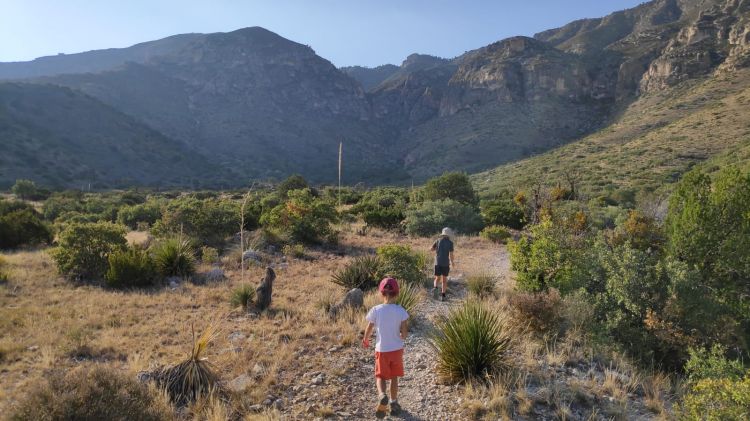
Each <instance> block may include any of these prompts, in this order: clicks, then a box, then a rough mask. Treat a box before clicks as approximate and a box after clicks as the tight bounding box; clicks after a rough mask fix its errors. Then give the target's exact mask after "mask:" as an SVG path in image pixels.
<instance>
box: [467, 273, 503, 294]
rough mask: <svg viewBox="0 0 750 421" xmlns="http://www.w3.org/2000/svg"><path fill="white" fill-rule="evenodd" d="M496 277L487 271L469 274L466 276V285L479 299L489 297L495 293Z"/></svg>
mask: <svg viewBox="0 0 750 421" xmlns="http://www.w3.org/2000/svg"><path fill="white" fill-rule="evenodd" d="M496 279H497V278H496V277H495V276H493V275H490V274H487V273H481V274H476V275H470V276H468V277H467V278H466V287H467V288H468V289H469V292H470V293H471V294H474V295H475V296H477V297H478V298H479V299H482V298H487V297H491V296H492V295H493V294H494V293H495V283H496Z"/></svg>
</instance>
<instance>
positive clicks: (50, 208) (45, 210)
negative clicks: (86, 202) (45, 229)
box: [42, 193, 83, 221]
mask: <svg viewBox="0 0 750 421" xmlns="http://www.w3.org/2000/svg"><path fill="white" fill-rule="evenodd" d="M82 210H83V204H82V203H81V198H80V197H79V196H70V195H66V194H64V193H58V194H53V195H52V196H51V197H50V198H49V199H47V200H45V201H44V205H42V214H43V215H44V219H46V220H48V221H54V220H55V219H57V218H58V217H59V216H60V215H62V214H64V213H66V212H80V211H82Z"/></svg>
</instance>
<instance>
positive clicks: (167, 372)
mask: <svg viewBox="0 0 750 421" xmlns="http://www.w3.org/2000/svg"><path fill="white" fill-rule="evenodd" d="M191 331H192V334H193V349H192V351H191V353H190V355H189V356H188V358H187V359H185V360H184V361H182V362H181V363H179V364H176V365H174V366H172V367H168V368H166V369H164V370H163V371H162V372H161V373H160V375H159V376H158V377H159V378H160V381H159V383H160V386H162V387H163V388H164V389H165V390H166V391H167V393H168V394H169V397H170V399H171V400H172V402H174V403H175V404H176V405H186V404H188V403H190V402H195V401H196V400H197V399H198V398H201V397H206V396H209V395H210V394H212V393H214V392H218V391H220V389H221V387H220V385H219V377H218V376H217V375H216V373H215V372H214V370H213V367H212V366H211V364H210V363H209V362H208V360H207V359H206V358H204V357H203V354H204V353H205V352H206V348H208V345H209V344H210V343H211V341H213V340H214V339H215V338H216V337H217V336H218V332H217V329H216V325H215V324H210V325H208V327H206V330H204V331H203V334H202V335H201V336H200V337H198V338H197V339H196V338H195V329H194V328H193V327H192V326H191Z"/></svg>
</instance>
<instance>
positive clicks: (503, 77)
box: [0, 0, 750, 182]
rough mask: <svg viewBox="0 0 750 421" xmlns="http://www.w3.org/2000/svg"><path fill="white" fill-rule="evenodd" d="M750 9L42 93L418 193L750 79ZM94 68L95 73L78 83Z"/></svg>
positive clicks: (148, 70) (207, 62) (258, 59)
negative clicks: (339, 65) (635, 108)
mask: <svg viewBox="0 0 750 421" xmlns="http://www.w3.org/2000/svg"><path fill="white" fill-rule="evenodd" d="M749 9H750V1H748V0H654V1H652V2H649V3H644V4H642V5H640V6H638V7H635V8H632V9H629V10H624V11H620V12H616V13H613V14H611V15H609V16H606V17H603V18H598V19H584V20H580V21H576V22H572V23H570V24H568V25H565V26H563V27H561V28H557V29H552V30H549V31H545V32H542V33H540V34H537V35H535V36H534V38H527V37H514V38H509V39H506V40H502V41H499V42H496V43H493V44H490V45H488V46H485V47H482V48H479V49H477V50H474V51H471V52H468V53H466V54H464V55H462V56H460V57H456V58H453V59H443V58H439V57H433V56H428V55H419V54H413V55H410V56H409V57H407V58H406V59H405V60H404V62H403V63H402V64H401V65H400V66H391V65H387V66H381V67H378V68H375V69H365V68H357V67H354V68H347V69H341V70H339V69H336V68H335V67H334V66H333V65H332V64H331V63H329V62H328V61H326V60H325V59H323V58H321V57H319V56H317V55H316V54H315V52H314V51H313V50H312V49H311V48H309V47H307V46H304V45H301V44H298V43H295V42H292V41H289V40H286V39H284V38H282V37H280V36H278V35H276V34H273V33H271V32H269V31H266V30H264V29H262V28H246V29H243V30H239V31H235V32H231V33H219V34H209V35H201V34H189V35H185V36H179V37H172V38H170V39H167V40H168V41H165V40H161V41H156V42H155V43H152V44H148V45H147V47H148V48H145V47H143V46H140V47H139V46H134V47H132V48H134V50H132V51H130V50H128V49H125V50H122V51H120V50H117V51H115V52H116V54H114V53H112V52H109V53H107V54H104V53H99V52H90V53H85V54H83V55H81V56H80V57H77V58H75V60H73V59H70V58H61V59H59V60H62V61H59V60H58V61H56V62H55V63H57V66H58V67H56V69H55V70H54V72H53V73H52V74H55V72H59V71H60V70H61V69H68V70H69V71H70V72H72V73H73V74H67V75H56V76H51V77H45V78H41V79H36V81H42V82H44V83H54V84H59V85H64V86H68V87H71V88H74V89H77V90H80V91H83V92H85V93H86V94H88V95H91V96H93V97H95V98H98V99H99V100H101V101H103V102H105V103H106V104H108V105H110V106H112V107H114V108H116V109H118V110H120V111H123V112H124V113H126V114H128V115H130V116H132V117H134V118H136V119H138V120H139V121H142V122H145V123H146V124H147V125H148V126H150V127H152V128H154V129H156V130H158V131H159V132H161V133H163V134H165V135H167V136H168V137H170V138H173V139H177V140H179V141H180V142H182V143H183V144H184V145H186V146H188V147H190V148H194V149H195V150H197V151H199V152H202V153H205V154H206V155H210V156H212V157H213V158H214V159H215V160H216V161H218V162H220V163H222V164H223V165H224V166H227V167H232V168H236V169H239V171H240V174H241V175H242V177H245V178H250V177H253V178H255V177H284V176H286V175H288V174H289V173H291V172H299V173H302V174H303V175H305V176H306V177H309V178H311V179H312V180H315V181H331V180H333V179H334V178H335V176H336V172H335V171H334V169H335V160H336V152H337V150H338V143H339V142H340V141H343V142H344V143H345V160H344V165H345V173H346V174H349V175H350V177H351V179H350V181H352V182H356V181H360V180H365V181H378V182H388V181H398V180H404V179H409V178H412V177H414V178H415V179H416V180H417V181H419V180H422V179H424V178H426V177H429V176H433V175H435V174H438V173H440V172H442V171H444V170H453V169H458V170H467V171H479V170H484V169H486V168H489V167H492V166H496V165H498V164H501V163H504V162H508V161H511V160H515V159H519V158H523V157H525V156H528V155H530V154H536V153H540V152H543V151H546V150H549V149H550V148H553V147H556V146H558V145H561V144H564V143H566V142H569V141H572V140H574V139H578V138H580V137H582V136H585V135H587V134H590V133H592V132H594V131H596V130H598V129H600V128H601V127H603V126H605V125H606V124H608V122H609V121H611V119H612V118H615V116H617V115H618V112H620V111H621V110H623V109H624V108H626V107H627V106H628V105H629V104H630V103H632V102H633V101H635V100H637V98H638V97H639V96H640V95H645V94H649V93H652V92H656V91H662V90H665V89H670V88H671V87H673V86H675V85H677V84H679V83H681V82H683V81H685V80H689V79H693V78H707V77H712V76H713V75H714V74H715V73H716V72H731V71H735V70H736V69H737V68H740V67H746V66H748V65H749V64H750V10H749ZM136 47H137V48H136ZM102 54H103V55H102ZM97 57H98V58H97ZM101 57H108V58H106V59H103V58H101ZM125 57H135V59H134V60H127V61H128V62H127V63H126V62H125V59H124V58H125ZM84 58H86V59H92V60H93V61H94V62H96V63H95V64H92V65H91V66H93V67H90V68H91V69H94V73H82V71H81V69H82V68H81V67H80V64H81V63H82V62H84V61H85V60H83V59H84ZM66 60H67V61H66ZM71 60H72V61H71ZM40 63H41V62H38V63H34V62H32V63H27V64H25V65H24V66H26V67H24V69H26V70H27V71H28V74H27V76H38V75H39V74H49V73H45V72H49V71H51V70H49V69H47V70H45V68H44V67H43V66H42V67H40V66H41V64H40ZM61 63H62V64H61ZM65 63H67V64H65ZM71 63H72V64H71ZM63 64H65V66H67V67H65V66H63ZM74 64H75V65H74ZM3 66H5V65H4V64H0V78H1V77H2V74H3V73H2V71H3V68H4V67H3ZM76 66H79V67H76ZM11 67H13V66H11ZM13 68H14V69H16V70H14V71H18V69H20V67H17V66H16V67H13ZM347 166H350V167H349V168H347Z"/></svg>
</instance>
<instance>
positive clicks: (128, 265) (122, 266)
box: [104, 247, 158, 288]
mask: <svg viewBox="0 0 750 421" xmlns="http://www.w3.org/2000/svg"><path fill="white" fill-rule="evenodd" d="M108 261H109V269H108V270H107V273H106V274H105V275H104V280H105V281H106V283H107V285H108V286H110V287H112V288H142V287H148V286H151V285H153V284H154V283H155V282H156V281H157V279H158V274H157V272H156V265H155V264H154V261H153V259H152V258H151V255H149V254H148V252H146V251H145V250H142V249H139V248H136V247H130V248H128V249H127V250H122V251H119V250H118V251H115V252H113V253H111V254H110V255H109V258H108Z"/></svg>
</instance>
